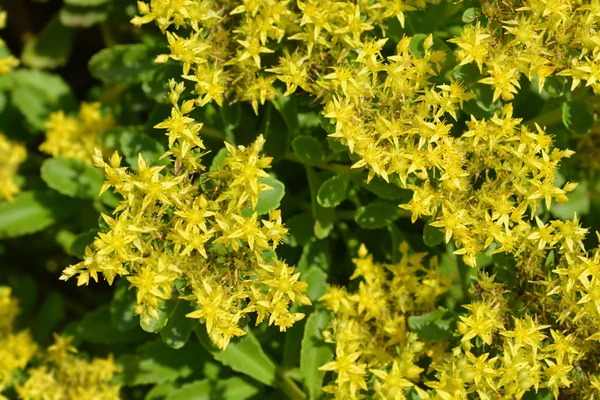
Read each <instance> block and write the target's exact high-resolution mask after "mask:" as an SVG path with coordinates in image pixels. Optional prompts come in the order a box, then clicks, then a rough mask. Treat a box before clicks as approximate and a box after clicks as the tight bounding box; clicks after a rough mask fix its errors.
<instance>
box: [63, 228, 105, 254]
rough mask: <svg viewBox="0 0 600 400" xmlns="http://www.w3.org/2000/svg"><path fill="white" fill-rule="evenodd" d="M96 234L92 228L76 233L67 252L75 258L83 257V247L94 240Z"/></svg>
mask: <svg viewBox="0 0 600 400" xmlns="http://www.w3.org/2000/svg"><path fill="white" fill-rule="evenodd" d="M97 234H98V231H97V230H96V229H92V230H89V231H87V232H83V233H80V234H79V235H77V236H76V237H75V239H74V240H73V242H71V246H70V247H69V254H71V255H72V256H75V257H77V258H80V259H83V256H84V255H85V248H86V247H87V246H90V245H91V244H92V243H93V242H94V239H95V238H96V235H97Z"/></svg>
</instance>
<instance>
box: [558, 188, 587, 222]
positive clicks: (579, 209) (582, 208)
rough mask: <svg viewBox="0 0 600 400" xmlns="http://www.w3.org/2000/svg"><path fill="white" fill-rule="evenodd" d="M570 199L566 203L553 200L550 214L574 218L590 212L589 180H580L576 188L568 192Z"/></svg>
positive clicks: (563, 217)
mask: <svg viewBox="0 0 600 400" xmlns="http://www.w3.org/2000/svg"><path fill="white" fill-rule="evenodd" d="M567 197H568V198H569V201H568V202H566V203H563V204H561V203H557V202H553V203H552V205H551V207H550V214H552V215H553V216H554V217H556V218H560V219H563V220H569V219H572V218H573V217H574V216H575V213H577V215H579V216H582V215H587V214H589V212H590V196H589V191H588V183H587V181H583V182H579V184H578V185H577V187H576V188H575V190H573V191H572V192H569V193H567Z"/></svg>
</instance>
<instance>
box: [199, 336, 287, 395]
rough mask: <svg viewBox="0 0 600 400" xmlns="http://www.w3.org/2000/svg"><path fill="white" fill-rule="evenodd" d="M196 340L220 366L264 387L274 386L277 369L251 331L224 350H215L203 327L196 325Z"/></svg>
mask: <svg viewBox="0 0 600 400" xmlns="http://www.w3.org/2000/svg"><path fill="white" fill-rule="evenodd" d="M194 332H195V333H196V336H197V337H198V340H200V343H201V344H202V346H204V348H206V349H207V350H208V352H209V353H210V354H212V356H213V357H214V358H215V360H217V361H219V362H220V363H221V364H223V365H226V366H228V367H230V368H231V369H233V370H234V371H237V372H241V373H242V374H246V375H248V376H250V377H251V378H254V379H256V380H257V381H259V382H261V383H264V384H265V385H269V386H275V385H276V383H277V368H276V367H275V364H273V361H271V359H270V358H269V357H268V356H267V355H266V354H265V352H264V351H263V349H262V347H261V346H260V343H259V341H258V340H257V339H256V337H255V336H254V334H252V331H249V330H248V331H246V332H247V334H246V335H245V336H242V337H241V338H239V339H237V340H233V341H231V342H230V343H229V345H228V346H227V348H226V349H225V350H221V349H219V348H217V347H216V346H215V345H214V344H213V343H212V342H211V341H210V338H209V337H208V334H207V333H206V326H205V325H197V326H196V328H195V329H194Z"/></svg>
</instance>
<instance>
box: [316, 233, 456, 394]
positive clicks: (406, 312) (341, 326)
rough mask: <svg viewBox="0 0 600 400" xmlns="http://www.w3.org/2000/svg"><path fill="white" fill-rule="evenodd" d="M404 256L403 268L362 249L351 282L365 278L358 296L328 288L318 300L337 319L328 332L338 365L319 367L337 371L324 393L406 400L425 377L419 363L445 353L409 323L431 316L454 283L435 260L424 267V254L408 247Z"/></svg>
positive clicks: (344, 290) (440, 343)
mask: <svg viewBox="0 0 600 400" xmlns="http://www.w3.org/2000/svg"><path fill="white" fill-rule="evenodd" d="M400 253H401V255H402V258H401V260H400V262H399V263H397V264H380V263H377V262H374V261H373V258H372V256H371V255H368V253H367V249H366V248H365V246H364V245H361V247H360V249H359V252H358V258H356V259H354V260H353V262H354V264H355V266H356V270H355V272H354V274H353V275H352V277H351V279H358V278H361V281H360V282H359V284H358V289H357V290H356V292H351V293H350V292H348V291H347V290H346V289H345V288H343V287H341V288H339V287H330V288H329V289H328V292H327V294H325V295H324V296H323V297H322V298H321V299H320V301H322V302H323V303H324V304H325V306H326V307H327V309H329V310H331V311H333V312H334V314H335V317H334V319H333V321H332V322H331V324H330V330H329V331H326V332H325V337H326V340H327V341H329V342H332V343H335V354H336V357H335V361H331V362H329V363H327V364H325V365H323V366H322V367H321V368H320V369H321V370H323V371H334V373H335V381H334V382H333V383H332V384H330V385H329V386H327V387H325V388H324V389H323V390H324V391H326V392H328V393H332V394H333V395H334V396H335V398H337V399H357V398H364V397H365V396H364V395H365V394H366V393H367V391H369V390H371V391H372V393H374V394H375V395H376V397H377V398H381V399H403V398H404V390H405V389H406V388H409V387H413V386H414V384H415V383H416V382H419V380H420V376H421V373H422V372H424V370H423V368H421V367H419V366H418V365H417V364H418V362H419V360H420V359H421V358H422V357H429V358H430V359H432V360H437V359H438V358H439V357H440V356H441V355H443V354H444V343H443V342H441V341H439V342H430V343H428V346H425V343H424V342H422V341H421V340H419V338H418V336H417V334H416V333H414V332H410V330H409V329H408V327H407V319H408V318H409V317H410V316H413V315H421V314H423V313H427V312H430V311H433V310H434V309H435V307H436V303H437V301H438V300H439V298H440V296H441V295H443V294H444V293H445V292H447V291H448V289H449V287H450V283H451V282H450V279H449V278H448V277H447V276H444V275H443V274H441V273H440V271H439V269H438V263H437V257H432V258H431V259H429V261H428V263H425V256H426V254H425V253H413V252H410V251H409V248H408V245H407V244H406V243H402V244H401V245H400ZM425 264H427V266H425ZM369 386H370V387H369ZM416 389H418V390H419V392H423V393H424V391H423V390H422V389H420V388H418V387H417V388H416Z"/></svg>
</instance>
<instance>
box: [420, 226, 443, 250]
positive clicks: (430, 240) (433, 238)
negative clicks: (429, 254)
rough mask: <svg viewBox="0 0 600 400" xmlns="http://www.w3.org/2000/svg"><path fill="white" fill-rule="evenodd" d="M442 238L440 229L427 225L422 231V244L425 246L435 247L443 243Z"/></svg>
mask: <svg viewBox="0 0 600 400" xmlns="http://www.w3.org/2000/svg"><path fill="white" fill-rule="evenodd" d="M444 238H445V234H444V232H442V230H441V229H439V228H436V227H435V226H431V225H429V224H427V225H425V228H424V229H423V242H425V244H426V245H427V246H429V247H434V246H437V245H438V244H440V243H442V242H443V241H444Z"/></svg>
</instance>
